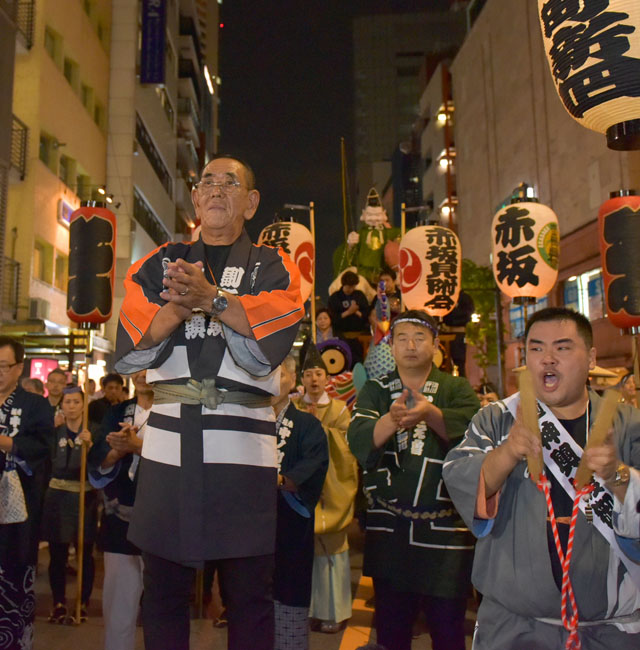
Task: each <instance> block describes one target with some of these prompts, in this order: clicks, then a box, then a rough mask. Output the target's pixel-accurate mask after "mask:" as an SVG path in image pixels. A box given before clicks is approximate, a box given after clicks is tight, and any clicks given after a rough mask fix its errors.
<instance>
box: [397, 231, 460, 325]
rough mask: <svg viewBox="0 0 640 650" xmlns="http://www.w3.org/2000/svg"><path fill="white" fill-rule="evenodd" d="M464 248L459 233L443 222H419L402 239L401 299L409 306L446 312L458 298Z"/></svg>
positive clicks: (432, 313) (434, 313)
mask: <svg viewBox="0 0 640 650" xmlns="http://www.w3.org/2000/svg"><path fill="white" fill-rule="evenodd" d="M461 270H462V250H461V248H460V240H459V239H458V237H457V235H456V234H455V233H454V232H453V230H450V229H449V228H445V227H443V226H418V227H417V228H413V229H411V230H409V231H408V232H407V233H406V234H405V236H404V237H403V238H402V241H401V242H400V276H401V287H402V301H403V303H404V304H405V306H406V307H407V308H408V309H424V310H425V311H426V312H427V313H428V314H430V315H431V316H437V317H442V316H446V315H447V314H448V313H449V312H450V311H451V310H452V309H453V308H454V307H455V306H456V303H457V302H458V296H459V295H460V279H461Z"/></svg>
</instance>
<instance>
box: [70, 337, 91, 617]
mask: <svg viewBox="0 0 640 650" xmlns="http://www.w3.org/2000/svg"><path fill="white" fill-rule="evenodd" d="M91 335H92V332H89V333H88V341H87V356H86V357H85V359H86V361H85V365H84V407H83V409H82V429H81V431H84V430H85V429H87V427H88V425H89V355H90V354H91V343H92V336H91ZM87 448H88V445H87V444H86V443H85V442H83V443H82V455H81V456H80V495H79V498H80V501H79V507H78V545H77V547H76V561H77V564H78V576H77V580H78V582H77V585H76V611H75V617H74V623H75V625H80V610H81V609H82V573H83V569H84V566H83V560H84V557H83V549H84V506H85V486H86V484H87Z"/></svg>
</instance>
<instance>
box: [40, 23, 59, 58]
mask: <svg viewBox="0 0 640 650" xmlns="http://www.w3.org/2000/svg"><path fill="white" fill-rule="evenodd" d="M58 40H59V36H58V35H57V34H56V33H55V32H54V31H53V30H52V29H51V28H50V27H45V28H44V49H45V50H46V51H47V53H48V54H49V56H50V57H51V58H52V59H53V60H54V61H56V63H57V53H58Z"/></svg>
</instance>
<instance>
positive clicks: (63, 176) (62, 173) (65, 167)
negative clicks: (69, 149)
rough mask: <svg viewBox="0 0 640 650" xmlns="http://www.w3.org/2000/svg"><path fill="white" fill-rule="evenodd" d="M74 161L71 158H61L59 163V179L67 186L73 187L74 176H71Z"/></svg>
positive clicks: (63, 156)
mask: <svg viewBox="0 0 640 650" xmlns="http://www.w3.org/2000/svg"><path fill="white" fill-rule="evenodd" d="M71 167H72V160H71V158H69V156H65V155H62V156H60V162H59V163H58V177H59V178H60V180H61V181H62V182H63V183H64V184H65V185H67V186H69V187H71V186H72V185H73V176H72V175H71Z"/></svg>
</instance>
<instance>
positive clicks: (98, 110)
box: [93, 101, 104, 129]
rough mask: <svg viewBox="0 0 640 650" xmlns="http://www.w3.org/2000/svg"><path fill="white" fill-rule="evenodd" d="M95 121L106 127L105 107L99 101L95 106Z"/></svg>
mask: <svg viewBox="0 0 640 650" xmlns="http://www.w3.org/2000/svg"><path fill="white" fill-rule="evenodd" d="M93 121H94V122H95V123H96V124H97V125H98V126H99V127H100V128H101V129H103V128H104V107H103V106H102V104H101V103H100V102H98V101H96V102H95V105H94V107H93Z"/></svg>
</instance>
